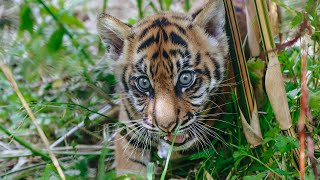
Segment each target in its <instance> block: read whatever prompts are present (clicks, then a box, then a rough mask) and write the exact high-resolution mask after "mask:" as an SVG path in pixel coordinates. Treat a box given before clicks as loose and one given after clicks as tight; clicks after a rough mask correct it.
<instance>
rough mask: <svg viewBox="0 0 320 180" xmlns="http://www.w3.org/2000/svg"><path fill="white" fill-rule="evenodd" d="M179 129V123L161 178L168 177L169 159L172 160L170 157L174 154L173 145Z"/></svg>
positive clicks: (161, 179) (162, 179)
mask: <svg viewBox="0 0 320 180" xmlns="http://www.w3.org/2000/svg"><path fill="white" fill-rule="evenodd" d="M179 130H180V124H178V126H177V128H176V130H175V132H174V138H173V141H172V143H171V146H170V149H169V152H168V155H167V159H166V165H165V167H164V169H163V172H162V174H161V177H160V180H164V179H165V177H166V174H167V171H168V166H169V161H170V157H171V154H172V151H173V146H174V142H175V141H176V137H177V135H178V133H179Z"/></svg>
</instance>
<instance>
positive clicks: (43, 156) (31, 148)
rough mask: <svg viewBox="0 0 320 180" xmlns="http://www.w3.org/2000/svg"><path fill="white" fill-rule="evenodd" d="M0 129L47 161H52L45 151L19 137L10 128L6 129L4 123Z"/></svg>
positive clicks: (0, 125)
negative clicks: (35, 147)
mask: <svg viewBox="0 0 320 180" xmlns="http://www.w3.org/2000/svg"><path fill="white" fill-rule="evenodd" d="M0 130H1V131H3V132H4V133H5V134H7V135H8V136H10V137H12V139H13V140H15V141H17V142H18V143H19V144H20V145H21V146H23V147H25V148H27V149H29V150H30V151H31V152H32V153H33V154H34V155H37V156H40V157H42V158H43V159H44V160H46V161H51V159H50V157H49V156H47V155H46V154H44V153H43V152H41V151H39V150H36V149H34V148H33V147H32V146H30V145H29V144H28V143H26V142H24V141H23V140H22V139H20V138H18V137H17V136H15V135H13V134H12V133H11V132H10V131H9V130H8V129H6V128H5V127H4V126H3V125H2V124H0Z"/></svg>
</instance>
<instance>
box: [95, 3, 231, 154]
mask: <svg viewBox="0 0 320 180" xmlns="http://www.w3.org/2000/svg"><path fill="white" fill-rule="evenodd" d="M224 25H225V11H224V6H223V1H221V0H217V1H213V0H211V1H209V3H207V4H206V5H205V6H204V7H203V8H202V9H201V10H199V11H198V12H197V13H195V14H179V13H161V14H157V15H153V16H151V17H147V18H145V19H143V20H141V21H140V22H138V23H137V24H136V25H134V26H132V27H131V26H129V25H127V24H125V23H122V22H121V21H119V20H118V19H116V18H114V17H112V16H110V15H107V14H102V15H101V16H100V17H99V20H98V31H99V34H100V36H101V38H102V40H103V41H104V42H105V43H106V45H107V46H108V47H109V53H110V57H111V58H112V59H113V60H114V61H113V63H114V64H115V65H114V71H115V74H116V77H117V79H118V81H119V83H120V86H121V90H122V92H119V93H121V94H125V95H124V96H123V97H122V103H123V106H124V108H125V111H126V113H127V115H128V117H129V120H127V119H126V120H120V121H123V122H125V124H126V125H127V127H128V130H127V132H128V131H129V132H130V133H131V134H134V137H135V138H136V140H137V141H139V142H141V143H142V144H144V145H145V146H147V147H148V146H149V145H152V144H158V143H159V141H164V142H166V143H168V144H170V143H171V142H172V141H173V138H174V135H173V132H174V131H175V130H176V128H177V127H178V124H179V127H180V128H179V129H180V130H179V134H178V135H177V136H176V139H175V148H174V149H175V150H183V149H187V148H190V147H192V146H195V145H196V144H197V143H201V142H200V141H201V140H203V139H204V138H206V137H201V136H207V134H206V132H207V131H206V130H204V129H202V128H203V126H204V125H203V122H201V121H202V120H203V118H199V116H200V115H203V114H204V113H208V112H209V111H207V109H210V108H208V107H210V106H209V105H208V104H213V106H214V103H215V102H212V101H211V100H210V98H211V96H213V95H214V93H215V91H216V90H217V89H218V88H219V86H220V84H221V82H222V80H223V78H224V69H225V68H224V67H225V59H226V57H227V54H228V44H227V37H226V34H225V30H224Z"/></svg>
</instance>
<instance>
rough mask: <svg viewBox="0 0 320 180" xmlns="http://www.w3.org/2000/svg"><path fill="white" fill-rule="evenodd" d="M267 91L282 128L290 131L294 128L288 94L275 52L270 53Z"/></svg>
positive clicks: (266, 83)
mask: <svg viewBox="0 0 320 180" xmlns="http://www.w3.org/2000/svg"><path fill="white" fill-rule="evenodd" d="M265 81H266V82H265V85H266V91H267V94H268V97H269V100H270V103H271V105H272V109H273V111H274V114H275V116H276V119H277V121H278V123H279V124H280V128H281V129H282V130H288V129H289V128H290V127H291V126H292V121H291V117H290V111H289V106H288V100H287V94H286V91H285V89H284V84H283V78H282V73H281V69H280V63H279V61H278V58H277V56H276V54H275V53H274V52H270V53H269V63H268V69H267V72H266V80H265Z"/></svg>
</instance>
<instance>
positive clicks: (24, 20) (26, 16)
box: [19, 4, 34, 34]
mask: <svg viewBox="0 0 320 180" xmlns="http://www.w3.org/2000/svg"><path fill="white" fill-rule="evenodd" d="M33 25H34V16H33V14H32V11H31V8H30V7H29V6H28V5H27V4H23V5H22V8H21V11H20V25H19V31H24V30H27V31H29V32H30V34H32V33H33Z"/></svg>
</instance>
